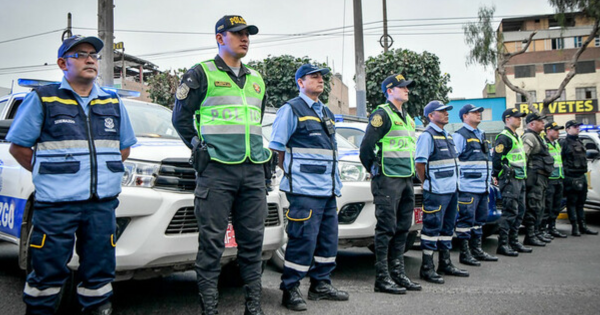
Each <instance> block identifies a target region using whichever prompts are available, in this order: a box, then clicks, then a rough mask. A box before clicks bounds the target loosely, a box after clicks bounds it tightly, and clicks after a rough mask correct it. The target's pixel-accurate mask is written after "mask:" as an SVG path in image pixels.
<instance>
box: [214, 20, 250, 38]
mask: <svg viewBox="0 0 600 315" xmlns="http://www.w3.org/2000/svg"><path fill="white" fill-rule="evenodd" d="M243 29H248V34H250V35H256V34H258V27H256V26H254V25H248V24H246V20H244V18H243V17H241V16H239V15H225V16H224V17H222V18H220V19H219V20H218V21H217V25H215V34H219V33H224V32H238V31H241V30H243Z"/></svg>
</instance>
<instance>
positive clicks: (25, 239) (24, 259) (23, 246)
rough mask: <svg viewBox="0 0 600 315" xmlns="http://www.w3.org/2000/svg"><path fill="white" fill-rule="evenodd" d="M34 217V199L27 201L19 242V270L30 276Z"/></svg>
mask: <svg viewBox="0 0 600 315" xmlns="http://www.w3.org/2000/svg"><path fill="white" fill-rule="evenodd" d="M32 216H33V197H31V198H29V200H27V203H26V204H25V212H24V213H23V222H22V223H21V235H20V236H19V237H20V240H19V268H21V270H24V271H25V272H26V275H27V274H29V272H30V271H31V270H29V269H28V267H29V237H30V236H31V230H32V228H33V225H32V223H31V218H32Z"/></svg>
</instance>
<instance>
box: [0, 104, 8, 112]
mask: <svg viewBox="0 0 600 315" xmlns="http://www.w3.org/2000/svg"><path fill="white" fill-rule="evenodd" d="M7 103H8V100H3V101H0V115H2V113H3V112H4V108H5V107H6V104H7Z"/></svg>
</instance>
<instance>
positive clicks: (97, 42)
mask: <svg viewBox="0 0 600 315" xmlns="http://www.w3.org/2000/svg"><path fill="white" fill-rule="evenodd" d="M83 43H88V44H90V45H92V46H94V49H96V52H97V53H99V52H100V50H102V47H104V42H102V40H101V39H100V38H98V37H95V36H88V37H84V36H81V35H74V36H71V37H69V38H67V39H65V40H64V41H63V42H62V45H60V48H58V58H62V56H64V55H65V53H66V52H67V51H69V50H71V48H73V47H75V46H76V45H79V44H83Z"/></svg>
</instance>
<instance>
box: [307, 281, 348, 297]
mask: <svg viewBox="0 0 600 315" xmlns="http://www.w3.org/2000/svg"><path fill="white" fill-rule="evenodd" d="M348 298H350V295H349V294H348V292H346V291H342V290H338V289H337V288H336V287H334V286H332V285H331V283H329V282H327V281H318V282H316V283H313V282H311V284H310V288H309V289H308V299H309V300H313V301H318V300H331V301H348Z"/></svg>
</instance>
